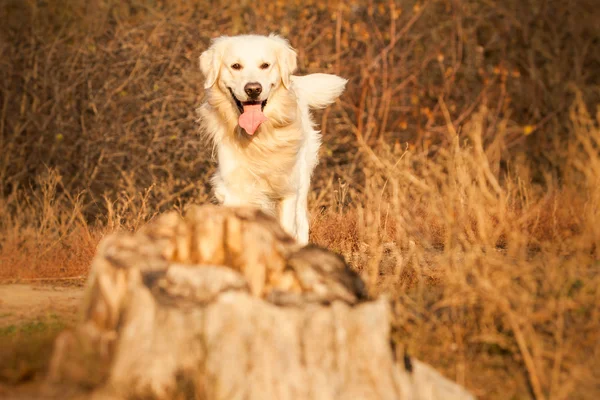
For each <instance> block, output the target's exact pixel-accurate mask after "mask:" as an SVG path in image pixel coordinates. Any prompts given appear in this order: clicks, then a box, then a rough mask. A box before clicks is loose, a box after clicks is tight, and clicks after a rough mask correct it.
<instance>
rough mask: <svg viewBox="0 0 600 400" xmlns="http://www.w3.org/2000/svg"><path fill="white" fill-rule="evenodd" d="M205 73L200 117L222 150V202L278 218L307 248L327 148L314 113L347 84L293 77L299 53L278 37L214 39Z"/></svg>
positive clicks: (218, 182) (204, 59)
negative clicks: (314, 183)
mask: <svg viewBox="0 0 600 400" xmlns="http://www.w3.org/2000/svg"><path fill="white" fill-rule="evenodd" d="M200 69H201V71H202V73H203V75H204V77H205V84H204V89H205V100H204V103H203V104H202V105H201V107H200V108H199V110H198V112H199V115H200V123H201V124H202V129H203V132H204V134H205V135H206V137H208V138H209V139H210V140H211V141H212V143H213V145H214V148H215V150H216V155H217V165H218V166H217V172H216V173H215V175H214V176H213V177H212V180H211V183H212V185H213V188H214V192H215V197H216V199H217V200H218V201H219V202H220V203H221V204H223V205H226V206H254V207H258V208H260V209H262V210H264V211H265V212H267V213H270V214H272V215H275V216H277V217H278V219H279V222H280V223H281V225H282V227H283V228H284V229H285V230H286V231H287V232H288V233H289V234H290V235H292V236H293V237H294V238H295V239H296V240H297V241H298V242H299V243H300V244H306V243H308V234H309V222H308V208H307V198H308V191H309V188H310V180H311V175H312V172H313V170H314V168H315V166H316V165H317V163H318V152H319V147H320V145H321V134H320V131H317V130H315V123H314V121H313V120H312V118H311V114H310V109H311V108H312V109H314V108H324V107H326V106H327V105H329V104H331V103H333V102H334V101H335V100H336V99H337V98H338V97H339V96H340V95H341V94H342V92H343V91H344V88H345V86H346V82H347V81H346V80H345V79H343V78H340V77H338V76H335V75H330V74H310V75H305V76H295V75H292V74H293V73H294V71H295V70H296V52H295V50H294V49H293V48H292V47H290V45H289V43H288V41H287V40H285V39H283V38H281V37H279V36H277V35H274V34H271V35H269V36H262V35H240V36H222V37H219V38H216V39H214V40H213V41H212V43H211V45H210V47H209V48H208V49H207V50H206V51H204V52H203V53H202V54H201V56H200Z"/></svg>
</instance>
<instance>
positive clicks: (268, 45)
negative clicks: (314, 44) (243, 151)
mask: <svg viewBox="0 0 600 400" xmlns="http://www.w3.org/2000/svg"><path fill="white" fill-rule="evenodd" d="M200 69H201V70H202V73H203V74H204V76H205V78H206V81H205V85H204V87H205V89H207V90H208V89H211V88H213V86H215V85H217V87H218V88H219V89H220V90H221V91H222V92H223V93H225V94H227V95H229V96H230V97H231V101H232V104H234V105H235V107H236V108H237V109H238V111H239V112H240V114H243V113H244V111H245V108H246V106H258V105H260V110H261V111H262V109H264V107H265V105H266V104H267V102H268V100H269V96H270V95H271V94H272V93H273V91H274V90H276V89H277V88H278V87H279V86H280V85H283V86H284V87H286V88H287V87H289V84H290V75H291V74H292V73H293V72H294V71H295V69H296V52H295V51H294V50H293V49H292V48H291V47H290V46H289V44H288V42H287V41H286V40H284V39H282V38H280V37H279V36H276V35H270V36H259V35H241V36H232V37H228V36H223V37H220V38H217V39H215V40H214V41H213V42H212V44H211V46H210V48H209V49H208V50H206V51H205V52H204V53H202V55H201V56H200Z"/></svg>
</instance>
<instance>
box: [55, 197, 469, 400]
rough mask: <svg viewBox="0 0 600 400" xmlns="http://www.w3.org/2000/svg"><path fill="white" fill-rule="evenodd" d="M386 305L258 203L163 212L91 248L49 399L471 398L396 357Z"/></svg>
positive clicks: (426, 370) (340, 263)
mask: <svg viewBox="0 0 600 400" xmlns="http://www.w3.org/2000/svg"><path fill="white" fill-rule="evenodd" d="M395 353H396V352H395V351H394V350H393V347H392V345H391V340H390V308H389V304H388V302H387V301H386V300H385V299H384V298H379V299H370V298H369V297H368V296H367V293H366V290H365V287H364V285H363V282H362V280H361V279H360V277H359V276H358V274H356V273H355V272H354V271H353V270H352V269H350V268H349V267H348V266H347V265H346V263H345V262H344V260H343V259H342V258H341V257H339V256H337V255H336V254H334V253H332V252H329V251H327V250H325V249H322V248H319V247H316V246H310V245H309V246H306V247H300V246H298V245H297V244H296V243H295V242H294V240H292V239H291V238H290V237H289V236H288V235H287V234H285V233H284V231H283V230H282V229H281V227H280V226H279V225H278V224H277V222H276V221H275V220H274V219H272V218H271V217H268V216H266V215H265V214H263V213H262V212H260V211H258V210H253V209H244V208H223V207H217V206H210V205H209V206H202V207H193V208H191V209H190V210H189V211H188V212H187V213H186V215H185V217H181V216H180V215H179V214H176V213H168V214H165V215H163V216H161V217H159V218H158V219H157V220H155V221H153V222H151V223H149V224H148V225H146V226H145V227H144V228H142V229H141V230H140V231H138V232H137V233H135V234H129V233H116V234H112V235H110V236H107V237H106V238H105V239H104V240H103V241H102V243H101V244H100V246H99V248H98V251H97V254H96V257H95V259H94V261H93V264H92V270H91V273H90V277H89V281H88V287H87V292H86V299H85V302H84V305H83V316H82V321H81V323H80V324H79V325H78V327H77V328H76V329H75V330H73V331H69V332H64V333H63V334H62V335H61V336H59V338H58V339H57V341H56V345H55V351H54V356H53V359H52V365H51V371H50V374H49V377H48V387H47V391H46V392H47V393H46V394H47V396H48V397H52V396H57V395H58V393H60V396H61V398H65V396H70V397H73V398H77V397H80V398H86V399H141V398H144V399H198V400H213V399H215V400H216V399H248V400H253V399H257V400H258V399H261V400H265V399H266V400H270V399H307V400H308V399H348V400H350V399H353V400H354V399H448V400H452V399H472V398H473V396H472V395H471V394H470V393H468V392H467V391H466V390H464V389H463V388H461V387H460V386H458V385H457V384H455V383H453V382H451V381H450V380H448V379H446V378H444V377H443V376H442V375H440V374H439V373H437V372H436V371H435V370H434V369H433V368H431V367H429V366H428V365H426V364H424V363H421V362H419V361H417V360H415V359H412V358H410V357H408V356H397V355H396V354H395Z"/></svg>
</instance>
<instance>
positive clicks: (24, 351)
mask: <svg viewBox="0 0 600 400" xmlns="http://www.w3.org/2000/svg"><path fill="white" fill-rule="evenodd" d="M83 292H84V289H83V284H82V282H80V281H67V282H52V283H47V282H45V283H43V284H42V283H34V284H31V283H27V284H24V283H9V284H0V360H1V361H0V398H2V399H23V400H25V399H37V398H39V396H38V394H39V390H40V388H41V387H42V384H43V377H44V374H45V371H46V368H47V365H48V361H49V358H50V355H51V352H52V344H53V342H54V339H55V338H56V335H58V333H59V332H60V331H62V330H64V329H66V328H69V327H71V326H73V325H74V323H75V321H76V320H77V317H78V312H79V306H80V304H81V300H82V297H83Z"/></svg>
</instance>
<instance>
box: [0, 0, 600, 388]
mask: <svg viewBox="0 0 600 400" xmlns="http://www.w3.org/2000/svg"><path fill="white" fill-rule="evenodd" d="M567 3H568V2H562V3H561V2H550V1H544V0H527V1H518V0H507V1H503V2H481V1H475V0H473V1H471V0H466V1H460V2H458V1H444V0H432V1H421V2H413V1H404V0H402V1H372V2H366V3H363V2H333V1H332V2H327V1H318V0H310V1H308V2H263V3H245V2H242V3H239V4H225V5H222V4H220V5H219V6H218V7H217V5H216V3H214V2H210V1H197V2H183V1H173V2H168V3H166V2H161V1H158V0H156V1H150V0H148V1H145V2H136V1H126V2H120V1H112V0H96V1H91V2H83V1H79V0H71V1H64V0H61V1H55V2H42V1H33V0H32V1H29V2H20V1H8V2H4V3H3V4H2V5H1V6H0V11H1V12H2V14H3V17H5V18H3V20H6V21H8V22H7V24H6V25H4V26H2V27H0V34H1V35H2V39H3V40H0V46H1V47H0V51H1V54H2V57H1V58H0V63H1V68H0V74H1V76H0V78H1V79H0V88H1V89H0V105H1V111H0V112H1V114H0V115H1V120H0V154H1V157H0V178H1V181H0V279H2V280H7V279H8V280H16V279H29V278H56V277H73V276H82V275H83V276H85V273H86V271H87V267H88V265H89V261H90V259H91V257H92V256H93V254H94V250H95V246H96V244H97V242H98V240H99V239H100V238H101V237H102V235H103V234H105V233H106V232H110V231H114V230H117V229H128V230H135V229H137V228H138V227H139V226H140V225H141V224H143V223H145V222H146V221H148V220H149V219H151V218H153V217H154V216H155V215H157V214H158V213H161V212H163V211H166V210H170V209H178V210H183V209H184V208H185V207H186V205H188V204H191V203H202V202H206V201H209V199H210V188H209V187H208V179H207V176H208V174H210V173H211V172H212V170H213V168H214V164H213V162H212V160H211V158H210V153H209V151H208V149H205V148H203V147H202V145H201V140H200V138H199V137H198V136H197V128H198V127H197V125H196V115H195V113H194V109H195V108H196V107H197V106H198V105H199V104H200V102H201V100H202V89H201V88H202V85H201V82H202V77H201V76H200V73H199V71H198V68H197V57H198V56H199V54H200V52H201V51H202V50H203V49H204V48H205V47H206V45H207V44H208V41H209V40H210V38H212V37H214V36H217V35H220V34H224V33H226V34H236V33H243V32H248V31H253V32H259V33H267V32H270V31H276V32H280V33H282V34H284V35H285V36H287V37H289V38H290V40H291V42H292V44H293V45H294V46H295V47H296V48H297V49H298V54H299V66H300V71H299V73H301V74H304V73H310V72H333V73H338V74H340V75H343V76H344V77H346V78H348V79H349V80H350V81H349V84H348V90H347V92H346V93H345V94H344V95H343V96H342V98H341V100H340V101H339V102H338V103H337V104H336V105H335V106H333V107H331V108H329V109H328V110H325V111H324V112H319V113H317V117H318V120H319V122H320V124H321V127H322V130H323V135H324V141H325V143H324V146H323V149H322V158H321V160H322V161H321V164H320V165H319V167H318V168H317V171H316V173H315V178H314V184H313V189H314V190H313V191H312V192H311V195H310V196H311V197H310V206H311V215H312V230H311V238H312V240H313V241H315V242H317V243H320V244H322V245H325V246H328V247H329V248H332V249H334V250H336V251H338V252H340V253H342V254H343V255H344V256H345V257H346V258H347V259H348V260H349V261H350V263H351V264H352V266H353V267H354V268H356V269H357V270H359V271H360V272H361V274H362V275H363V277H364V278H365V280H366V281H367V282H368V285H369V290H370V291H371V293H373V294H385V295H387V296H389V297H390V298H391V299H392V301H393V304H394V309H395V326H394V335H395V339H396V340H397V342H398V344H399V345H401V346H405V347H406V348H407V349H408V350H409V351H410V352H411V353H412V354H414V355H415V356H417V357H419V358H421V359H423V360H425V361H427V362H430V363H432V364H433V365H435V366H436V367H437V368H439V369H441V370H442V371H443V372H444V373H445V374H446V375H447V376H449V377H451V378H453V379H456V380H457V381H458V382H459V383H462V384H464V385H466V386H467V387H468V388H469V389H470V390H472V391H473V392H475V393H476V394H477V395H478V396H480V397H481V398H495V399H512V398H514V399H521V398H536V399H584V398H596V397H598V395H600V388H599V387H598V385H597V382H598V380H599V379H600V363H599V362H598V361H596V360H597V359H598V356H599V355H600V354H599V351H600V346H599V345H598V343H600V340H598V339H599V334H598V332H600V322H599V321H600V319H599V318H598V317H599V315H598V313H599V310H600V292H599V289H598V288H600V285H599V283H600V282H599V277H598V272H599V271H598V269H599V267H600V256H599V255H598V244H599V243H598V242H599V240H600V232H599V230H600V228H599V226H600V218H599V213H600V211H599V206H598V205H599V204H600V189H599V187H600V185H599V182H598V180H599V179H600V156H599V145H600V115H594V112H595V111H596V109H597V105H598V104H600V102H599V93H600V91H599V90H598V88H599V84H600V73H599V72H598V71H599V70H600V68H599V67H600V53H598V52H597V51H595V48H596V47H597V45H598V37H600V31H599V28H598V26H597V23H596V21H597V17H596V18H595V14H594V13H593V11H594V2H593V1H591V0H590V1H578V2H571V3H569V4H567ZM555 15H562V19H561V21H560V23H557V21H556V20H555V19H554V18H555V17H554V16H555Z"/></svg>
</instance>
